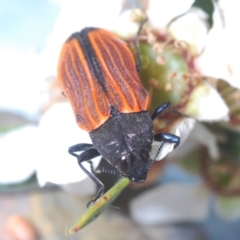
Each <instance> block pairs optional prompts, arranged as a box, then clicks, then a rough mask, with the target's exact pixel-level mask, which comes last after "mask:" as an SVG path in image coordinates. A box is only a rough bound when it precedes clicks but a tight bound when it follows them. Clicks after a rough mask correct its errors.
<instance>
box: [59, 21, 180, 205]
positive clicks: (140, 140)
mask: <svg viewBox="0 0 240 240" xmlns="http://www.w3.org/2000/svg"><path fill="white" fill-rule="evenodd" d="M141 27H142V24H141V26H140V28H139V31H138V34H137V36H136V46H137V47H138V36H139V33H140V31H141ZM139 66H140V54H139V49H138V48H137V64H135V60H134V57H133V54H132V53H131V51H130V49H129V48H128V45H127V44H126V43H125V42H124V41H123V40H121V39H119V37H117V36H116V35H115V34H113V33H111V32H109V31H106V30H104V29H99V28H93V27H87V28H84V29H82V30H81V31H79V32H76V33H73V34H72V35H71V36H70V37H69V38H68V39H67V40H66V42H65V43H64V45H63V47H62V50H61V52H60V57H59V63H58V79H59V82H60V85H61V88H62V90H63V93H64V95H66V97H67V98H68V100H69V101H70V103H71V106H72V108H73V111H74V114H75V118H76V122H77V124H78V126H79V127H80V128H81V129H84V130H86V131H88V133H89V135H90V138H91V140H92V144H87V143H79V144H76V145H74V146H72V147H70V148H69V153H70V154H72V155H73V156H75V157H77V160H78V164H79V166H80V167H81V168H82V170H83V171H84V172H85V173H86V174H87V175H88V176H89V177H90V178H91V179H92V180H93V181H94V182H95V183H96V184H97V186H98V193H97V195H96V196H95V198H94V199H93V200H92V201H90V202H89V203H88V205H89V204H90V203H92V202H94V201H96V200H97V199H98V198H99V197H100V196H101V195H102V194H103V192H104V186H103V184H102V183H101V182H100V180H99V179H98V178H97V177H96V176H95V175H94V174H93V173H92V172H89V171H88V170H87V169H86V168H85V167H84V166H83V164H82V163H83V162H84V161H88V162H89V163H90V164H91V159H93V158H95V157H96V156H100V155H101V156H102V157H103V158H104V159H105V160H106V161H108V162H109V163H110V164H111V165H113V166H114V167H116V170H117V171H118V172H119V174H120V175H122V176H125V177H128V178H129V179H130V180H131V181H133V182H136V183H142V182H144V181H145V179H146V177H147V173H148V170H149V169H150V168H151V166H152V164H153V162H154V160H155V159H151V158H150V152H151V149H152V143H153V140H155V141H159V142H160V144H159V148H158V151H157V153H156V156H157V155H158V153H159V152H160V151H161V148H162V146H163V144H164V143H173V144H174V147H177V146H178V145H179V143H180V138H179V137H178V136H176V135H173V134H171V133H158V134H155V135H154V132H153V123H152V122H153V120H154V119H156V118H158V117H159V116H160V115H161V114H162V113H163V112H164V111H165V110H167V109H168V108H169V107H170V105H171V104H170V102H166V103H163V104H162V105H160V106H159V107H158V108H157V109H156V110H155V111H154V113H153V114H152V115H150V114H149V112H148V110H147V109H148V105H149V96H148V92H147V91H146V89H145V88H144V87H143V85H142V83H141V80H140V78H139V75H138V69H139ZM78 152H81V153H80V154H79V153H78Z"/></svg>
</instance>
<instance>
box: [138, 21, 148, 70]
mask: <svg viewBox="0 0 240 240" xmlns="http://www.w3.org/2000/svg"><path fill="white" fill-rule="evenodd" d="M147 20H148V18H147V17H146V18H145V19H144V20H143V21H141V22H140V26H139V29H138V32H137V35H136V38H135V47H136V55H137V61H136V68H137V71H138V72H139V71H140V68H141V57H140V50H139V36H140V33H141V31H142V28H143V25H144V24H145V23H146V22H147Z"/></svg>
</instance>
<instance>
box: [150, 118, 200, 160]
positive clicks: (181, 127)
mask: <svg viewBox="0 0 240 240" xmlns="http://www.w3.org/2000/svg"><path fill="white" fill-rule="evenodd" d="M195 122H196V121H195V120H194V119H192V118H183V119H181V120H178V121H175V123H174V124H173V126H171V133H172V134H175V135H177V136H179V137H180V145H181V144H182V143H183V142H184V141H185V139H186V138H187V136H188V134H189V133H190V132H191V130H192V129H193V128H194V125H195ZM159 146H160V143H159V142H156V141H154V142H153V145H152V151H151V153H150V156H151V158H152V159H154V158H155V154H156V152H157V150H158V148H159ZM173 149H174V144H172V143H165V144H164V145H163V147H162V149H161V151H160V153H159V154H158V155H157V157H156V158H155V160H156V161H159V160H161V159H163V158H164V157H165V156H166V155H167V154H168V153H170V152H172V151H173Z"/></svg>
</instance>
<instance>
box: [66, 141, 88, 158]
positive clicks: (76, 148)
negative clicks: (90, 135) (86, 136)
mask: <svg viewBox="0 0 240 240" xmlns="http://www.w3.org/2000/svg"><path fill="white" fill-rule="evenodd" d="M92 147H93V145H92V144H89V143H78V144H76V145H74V146H71V147H70V148H69V149H68V153H70V154H71V155H73V156H74V157H78V155H79V154H76V153H75V152H82V151H85V150H88V149H89V148H92Z"/></svg>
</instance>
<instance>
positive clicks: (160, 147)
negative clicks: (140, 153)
mask: <svg viewBox="0 0 240 240" xmlns="http://www.w3.org/2000/svg"><path fill="white" fill-rule="evenodd" d="M163 144H164V142H163V141H162V142H161V144H160V146H159V147H158V150H157V152H156V154H155V157H154V159H153V161H155V160H156V158H157V156H158V154H159V153H160V152H161V150H162V147H163Z"/></svg>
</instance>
